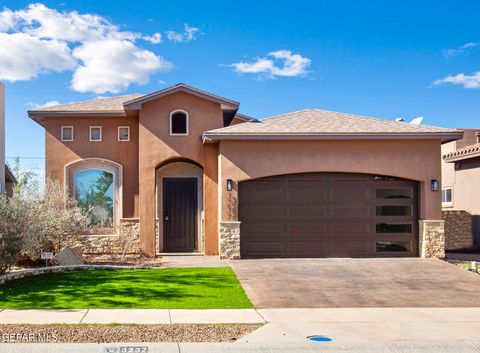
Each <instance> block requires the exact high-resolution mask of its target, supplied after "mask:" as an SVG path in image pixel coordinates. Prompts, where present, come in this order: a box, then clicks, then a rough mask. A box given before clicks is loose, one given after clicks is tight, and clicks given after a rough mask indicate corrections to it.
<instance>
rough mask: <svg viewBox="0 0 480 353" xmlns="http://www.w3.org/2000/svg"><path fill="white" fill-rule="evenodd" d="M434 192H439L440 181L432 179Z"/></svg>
mask: <svg viewBox="0 0 480 353" xmlns="http://www.w3.org/2000/svg"><path fill="white" fill-rule="evenodd" d="M431 183H432V191H438V180H437V179H432V181H431Z"/></svg>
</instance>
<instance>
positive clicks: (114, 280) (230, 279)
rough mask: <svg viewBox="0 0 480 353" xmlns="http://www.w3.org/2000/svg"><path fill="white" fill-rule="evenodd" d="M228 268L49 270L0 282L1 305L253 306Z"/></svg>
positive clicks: (82, 306)
mask: <svg viewBox="0 0 480 353" xmlns="http://www.w3.org/2000/svg"><path fill="white" fill-rule="evenodd" d="M251 307H252V304H251V303H250V301H249V300H248V298H247V296H246V295H245V292H244V291H243V288H242V286H241V285H240V283H239V281H238V279H237V277H236V276H235V274H234V272H233V271H232V269H231V268H229V267H222V268H171V269H151V270H114V271H106V270H91V271H72V272H62V273H49V274H45V275H38V276H33V277H26V278H22V279H17V280H14V281H11V282H7V283H5V284H4V285H0V308H4V309H34V308H52V309H87V308H88V309H90V308H149V309H151V308H165V309H166V308H168V309H220V308H223V309H230V308H232V309H237V308H251Z"/></svg>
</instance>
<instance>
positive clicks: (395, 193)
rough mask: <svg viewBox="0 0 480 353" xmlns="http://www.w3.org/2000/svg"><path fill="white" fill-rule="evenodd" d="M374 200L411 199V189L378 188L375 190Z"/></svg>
mask: <svg viewBox="0 0 480 353" xmlns="http://www.w3.org/2000/svg"><path fill="white" fill-rule="evenodd" d="M375 197H376V199H380V200H381V199H387V200H391V199H412V197H413V190H412V189H411V188H378V189H376V190H375Z"/></svg>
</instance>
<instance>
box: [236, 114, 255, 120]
mask: <svg viewBox="0 0 480 353" xmlns="http://www.w3.org/2000/svg"><path fill="white" fill-rule="evenodd" d="M235 118H237V119H238V120H242V121H258V119H256V118H253V117H251V116H248V115H245V114H241V113H237V115H235Z"/></svg>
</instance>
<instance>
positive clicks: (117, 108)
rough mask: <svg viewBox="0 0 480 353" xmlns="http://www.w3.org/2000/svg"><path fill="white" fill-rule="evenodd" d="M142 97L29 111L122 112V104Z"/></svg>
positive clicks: (87, 102) (110, 98) (102, 99)
mask: <svg viewBox="0 0 480 353" xmlns="http://www.w3.org/2000/svg"><path fill="white" fill-rule="evenodd" d="M141 96H143V94H139V93H134V94H129V95H126V96H117V97H109V98H98V99H92V100H88V101H83V102H76V103H68V104H60V105H55V106H52V107H46V108H41V109H33V110H30V111H29V113H30V112H32V113H41V112H124V108H123V103H124V102H127V101H130V100H132V99H136V98H139V97H141Z"/></svg>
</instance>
